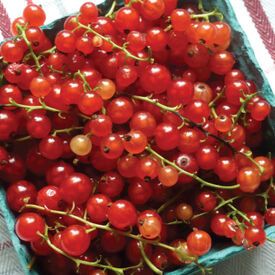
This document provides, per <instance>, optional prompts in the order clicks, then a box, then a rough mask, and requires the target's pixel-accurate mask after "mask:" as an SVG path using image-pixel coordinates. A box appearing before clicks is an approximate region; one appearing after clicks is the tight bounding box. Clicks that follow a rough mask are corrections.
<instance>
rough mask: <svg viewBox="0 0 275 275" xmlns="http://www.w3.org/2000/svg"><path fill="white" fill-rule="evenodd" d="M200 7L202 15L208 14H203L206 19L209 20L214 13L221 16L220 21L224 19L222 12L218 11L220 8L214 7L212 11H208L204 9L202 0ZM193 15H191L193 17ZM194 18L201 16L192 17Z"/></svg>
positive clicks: (199, 1)
mask: <svg viewBox="0 0 275 275" xmlns="http://www.w3.org/2000/svg"><path fill="white" fill-rule="evenodd" d="M198 9H199V10H200V11H201V13H202V15H206V17H204V16H202V18H204V20H206V21H208V22H209V16H213V15H214V16H217V17H219V19H220V21H222V20H223V14H222V13H220V12H217V11H218V8H216V9H214V10H213V11H212V12H208V11H206V10H205V9H204V7H203V3H202V0H198ZM212 13H214V14H212ZM192 15H193V14H192ZM192 15H191V17H192ZM192 18H201V17H192Z"/></svg>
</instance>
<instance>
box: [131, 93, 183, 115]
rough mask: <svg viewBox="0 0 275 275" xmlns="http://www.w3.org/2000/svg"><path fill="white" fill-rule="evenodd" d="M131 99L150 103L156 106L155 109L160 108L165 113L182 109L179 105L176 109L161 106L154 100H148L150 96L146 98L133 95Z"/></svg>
mask: <svg viewBox="0 0 275 275" xmlns="http://www.w3.org/2000/svg"><path fill="white" fill-rule="evenodd" d="M131 97H132V98H134V99H139V100H142V101H146V102H149V103H152V104H154V105H156V106H157V107H159V108H161V109H162V110H163V111H167V112H174V111H177V110H178V109H180V108H181V107H182V106H181V105H178V106H176V107H168V106H166V105H163V104H161V103H159V102H158V101H157V100H155V99H151V98H150V97H151V96H147V97H146V96H139V95H133V96H131Z"/></svg>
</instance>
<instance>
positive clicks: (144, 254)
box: [139, 242, 163, 275]
mask: <svg viewBox="0 0 275 275" xmlns="http://www.w3.org/2000/svg"><path fill="white" fill-rule="evenodd" d="M139 249H140V252H141V255H142V257H143V259H144V261H145V263H146V264H147V265H148V266H149V267H150V269H151V270H152V271H153V272H154V273H155V274H159V275H162V274H163V272H162V271H161V270H160V269H158V268H157V267H156V266H155V265H154V264H153V263H152V262H151V261H150V260H149V258H148V257H147V255H146V253H145V251H144V247H143V242H139Z"/></svg>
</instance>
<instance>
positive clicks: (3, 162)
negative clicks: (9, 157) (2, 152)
mask: <svg viewBox="0 0 275 275" xmlns="http://www.w3.org/2000/svg"><path fill="white" fill-rule="evenodd" d="M7 163H8V162H7V161H6V160H5V159H2V160H1V162H0V165H1V166H4V165H6V164H7Z"/></svg>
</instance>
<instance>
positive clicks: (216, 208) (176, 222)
mask: <svg viewBox="0 0 275 275" xmlns="http://www.w3.org/2000/svg"><path fill="white" fill-rule="evenodd" d="M215 195H216V196H217V194H215ZM242 197H243V196H236V197H233V198H230V199H228V200H224V199H222V200H221V202H220V203H219V204H218V205H217V206H216V207H215V208H214V209H213V210H212V211H205V212H202V213H200V214H197V215H194V216H193V217H192V218H191V220H195V219H197V218H199V217H201V216H205V215H207V214H209V213H211V212H214V211H216V210H218V209H220V208H221V207H223V206H225V205H227V204H228V203H232V202H233V201H234V200H237V199H240V198H242ZM181 223H189V221H186V220H175V221H172V222H169V223H166V225H173V224H181Z"/></svg>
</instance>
